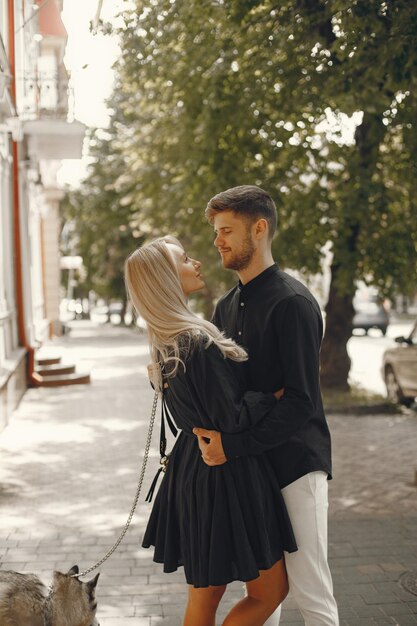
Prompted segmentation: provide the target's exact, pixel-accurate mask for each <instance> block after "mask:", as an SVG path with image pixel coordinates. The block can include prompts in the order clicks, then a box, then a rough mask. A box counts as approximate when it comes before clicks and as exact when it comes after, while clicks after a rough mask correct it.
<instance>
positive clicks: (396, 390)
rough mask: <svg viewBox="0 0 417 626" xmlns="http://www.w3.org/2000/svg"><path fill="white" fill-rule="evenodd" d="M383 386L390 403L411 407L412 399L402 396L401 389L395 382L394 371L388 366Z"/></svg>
mask: <svg viewBox="0 0 417 626" xmlns="http://www.w3.org/2000/svg"><path fill="white" fill-rule="evenodd" d="M385 386H386V388H387V396H388V398H389V399H390V400H392V402H396V403H397V404H404V405H405V406H411V404H412V402H413V398H407V397H406V396H404V394H403V392H402V389H401V387H400V385H399V383H398V381H397V378H396V376H395V373H394V370H393V369H392V367H391V366H390V365H387V367H386V368H385Z"/></svg>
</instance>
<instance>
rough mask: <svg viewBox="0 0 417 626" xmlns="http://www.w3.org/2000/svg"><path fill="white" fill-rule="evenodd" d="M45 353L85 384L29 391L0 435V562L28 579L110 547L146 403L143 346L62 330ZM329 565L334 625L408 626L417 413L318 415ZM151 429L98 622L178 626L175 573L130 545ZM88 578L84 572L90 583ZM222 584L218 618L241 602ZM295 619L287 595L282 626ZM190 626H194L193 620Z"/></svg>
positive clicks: (416, 565)
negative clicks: (324, 459) (326, 446)
mask: <svg viewBox="0 0 417 626" xmlns="http://www.w3.org/2000/svg"><path fill="white" fill-rule="evenodd" d="M44 352H47V353H48V352H49V353H52V354H54V353H57V352H58V353H59V354H61V355H63V357H64V358H63V360H64V361H72V362H76V363H77V369H79V370H83V369H91V374H92V384H91V385H90V386H74V387H66V388H65V387H64V388H55V389H54V388H52V389H48V388H42V389H30V390H29V391H28V392H27V393H26V394H25V396H24V398H23V400H22V402H21V404H20V407H19V408H18V410H17V411H16V412H15V414H14V415H13V417H12V420H11V422H10V424H9V425H8V427H7V428H6V429H5V430H4V431H3V432H2V433H0V459H1V460H0V567H1V568H2V569H15V570H19V571H32V572H36V573H37V574H38V575H40V576H41V578H42V579H43V580H44V581H45V582H46V583H49V580H50V576H51V572H52V570H53V569H54V568H58V569H61V570H63V571H65V570H66V569H69V568H70V567H71V566H72V565H73V564H74V563H78V564H79V565H80V567H81V568H86V567H88V566H90V565H92V564H93V563H94V562H95V561H96V560H98V559H99V558H101V556H102V555H103V554H104V553H105V552H106V551H107V550H108V549H109V548H110V547H111V546H112V544H113V542H114V541H115V539H116V538H117V536H118V533H119V532H120V530H121V528H122V527H123V525H124V523H125V520H126V518H127V515H128V512H129V510H130V507H131V503H132V499H133V496H134V493H135V489H136V483H137V475H138V469H139V467H140V462H141V458H142V456H141V455H142V451H143V447H144V441H145V438H146V430H147V425H148V420H149V415H150V409H151V404H152V399H153V394H152V390H151V389H150V387H149V385H148V382H147V377H146V364H147V361H148V357H147V344H146V340H145V338H144V337H143V336H141V335H139V334H136V333H134V332H132V331H130V330H127V329H119V328H114V327H111V326H104V327H103V326H99V327H97V326H94V325H93V324H91V323H88V322H79V323H75V324H74V325H73V329H72V331H71V333H70V335H69V336H66V337H63V338H60V339H59V340H57V341H55V342H54V344H52V345H51V346H50V347H47V348H46V349H44ZM329 424H330V428H331V431H332V436H333V447H334V476H335V479H334V480H333V481H332V482H331V483H330V536H329V551H330V564H331V568H332V572H333V578H334V584H335V593H336V598H337V601H338V604H339V608H340V615H341V624H343V625H344V626H359V625H371V624H372V625H378V626H382V625H385V624H391V625H392V624H397V625H398V626H406V625H408V624H417V595H414V594H413V593H411V592H410V591H407V590H406V589H405V588H404V587H406V586H407V585H404V586H402V584H401V583H402V582H404V581H405V580H406V578H407V576H410V578H409V585H408V586H409V588H411V589H413V585H414V589H415V592H416V593H417V585H416V584H415V582H414V581H415V579H414V578H412V574H409V573H410V572H411V573H413V572H414V574H416V575H417V487H416V486H415V485H414V484H413V481H414V471H415V469H417V454H416V450H417V445H416V444H417V417H416V415H415V414H410V415H398V416H369V417H355V416H337V415H334V416H329ZM158 430H159V429H158V428H157V429H156V432H155V435H154V440H153V441H154V445H153V449H152V455H151V458H150V462H149V467H148V471H147V477H146V484H145V489H144V492H143V495H142V497H141V502H140V505H139V509H138V512H137V514H136V516H135V518H134V522H133V525H132V528H131V529H129V531H128V533H127V536H126V537H125V539H124V541H123V542H122V544H121V546H120V547H119V549H118V551H117V552H116V553H115V554H114V555H113V556H112V557H111V559H110V560H109V561H107V563H106V564H104V565H103V566H102V568H101V572H102V573H101V578H100V580H99V584H98V588H97V596H98V602H99V609H98V616H99V619H100V623H101V624H102V626H107V625H108V626H122V625H123V626H157V625H165V626H180V624H181V614H182V612H183V607H184V604H185V597H186V586H185V584H184V580H183V574H182V571H179V572H177V573H175V574H163V573H162V571H161V566H160V565H157V564H155V563H153V562H152V552H151V551H150V550H144V549H141V548H140V547H139V545H140V541H141V536H142V533H143V529H144V525H145V522H146V519H147V516H148V514H149V510H150V505H148V504H146V503H145V502H144V494H146V488H147V487H148V486H149V484H150V482H151V480H152V477H153V475H154V473H155V470H156V468H157V466H158V453H157V449H158V438H159V437H158ZM91 576H92V575H91ZM241 593H242V585H241V583H234V584H233V585H230V587H229V589H228V591H227V593H226V595H225V598H224V600H223V602H222V610H221V612H220V615H219V620H218V623H219V624H220V622H221V617H222V616H224V614H225V612H226V611H227V609H228V607H230V606H231V604H232V603H233V602H234V601H236V599H237V598H239V597H240V595H241ZM302 623H303V622H302V620H301V618H300V614H299V613H298V610H297V609H296V608H295V605H294V603H293V601H292V600H291V597H289V598H288V599H287V600H286V601H285V604H284V610H283V617H282V620H281V624H282V625H283V626H299V625H301V624H302ZM196 626H198V624H196Z"/></svg>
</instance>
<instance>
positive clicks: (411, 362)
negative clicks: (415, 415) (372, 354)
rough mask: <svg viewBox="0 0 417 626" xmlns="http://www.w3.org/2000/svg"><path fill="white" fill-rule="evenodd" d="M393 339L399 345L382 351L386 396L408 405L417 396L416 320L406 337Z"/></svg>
mask: <svg viewBox="0 0 417 626" xmlns="http://www.w3.org/2000/svg"><path fill="white" fill-rule="evenodd" d="M395 341H396V342H397V343H398V344H399V345H398V346H395V347H394V348H389V349H388V350H386V351H385V352H384V355H383V363H382V375H383V378H384V380H385V385H386V387H387V395H388V397H389V398H391V400H393V401H394V402H400V403H402V404H405V405H406V406H410V405H411V404H412V403H413V401H414V399H415V397H416V396H417V321H416V323H415V324H414V328H413V330H412V331H411V333H410V334H409V336H408V337H396V339H395Z"/></svg>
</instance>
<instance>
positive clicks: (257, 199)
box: [205, 185, 277, 239]
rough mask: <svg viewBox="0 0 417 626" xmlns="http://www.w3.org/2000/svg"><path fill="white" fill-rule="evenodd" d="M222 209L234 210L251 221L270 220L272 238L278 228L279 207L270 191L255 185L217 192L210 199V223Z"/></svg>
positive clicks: (269, 232) (269, 231) (207, 211)
mask: <svg viewBox="0 0 417 626" xmlns="http://www.w3.org/2000/svg"><path fill="white" fill-rule="evenodd" d="M221 211H234V212H235V213H236V214H237V215H241V216H242V217H246V218H248V220H249V221H250V222H252V223H253V222H256V220H258V219H261V218H263V219H265V220H266V221H267V222H268V236H269V239H272V237H273V236H274V233H275V230H276V228H277V209H276V206H275V203H274V201H273V200H272V198H271V196H270V195H269V193H267V192H266V191H264V190H263V189H261V188H260V187H256V186H255V185H239V187H231V188H230V189H226V191H222V192H220V193H218V194H216V195H215V196H214V197H213V198H212V199H211V200H209V202H208V204H207V208H206V211H205V213H206V217H207V219H208V221H209V222H210V224H212V223H213V218H214V216H215V215H216V214H217V213H220V212H221Z"/></svg>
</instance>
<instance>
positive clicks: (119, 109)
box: [85, 0, 417, 387]
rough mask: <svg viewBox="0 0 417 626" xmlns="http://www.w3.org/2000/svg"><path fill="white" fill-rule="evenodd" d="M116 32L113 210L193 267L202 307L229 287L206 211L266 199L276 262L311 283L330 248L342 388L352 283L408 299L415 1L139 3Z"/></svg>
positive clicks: (334, 369) (415, 152)
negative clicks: (233, 190) (249, 192)
mask: <svg viewBox="0 0 417 626" xmlns="http://www.w3.org/2000/svg"><path fill="white" fill-rule="evenodd" d="M124 22H125V25H124V28H123V29H121V30H120V32H119V36H120V39H121V56H120V59H119V61H118V63H117V66H116V86H115V92H114V95H113V98H112V101H111V106H112V109H113V111H114V117H113V135H112V138H111V141H110V143H109V146H108V148H109V151H108V154H107V155H105V160H106V166H105V178H106V180H108V181H111V186H112V190H113V191H112V193H114V194H115V195H114V199H115V201H117V202H118V206H119V209H118V211H121V212H122V215H123V216H124V217H126V224H128V225H129V229H130V230H131V231H135V232H136V231H137V232H140V233H141V234H142V235H144V236H145V235H147V234H150V233H151V234H160V233H164V234H165V233H167V232H169V233H173V234H176V235H178V236H179V237H180V238H181V239H182V240H183V242H184V244H185V245H186V246H187V247H188V248H190V252H191V253H192V254H194V255H198V256H199V257H200V258H202V260H203V261H204V262H205V266H206V267H205V269H204V273H205V275H206V278H207V280H208V284H209V285H211V289H210V291H209V292H208V293H207V294H206V304H207V307H206V308H207V309H208V308H209V307H210V305H211V303H212V300H213V298H215V297H216V296H218V295H220V293H221V292H222V291H223V290H224V289H225V288H226V286H227V285H228V284H230V281H231V280H232V279H233V277H232V276H231V275H230V273H227V272H224V271H222V270H221V268H220V265H219V261H218V259H217V253H216V252H215V250H214V248H213V246H212V244H211V239H212V235H211V232H210V227H209V226H208V225H207V224H206V223H205V221H204V207H205V205H206V203H207V200H208V199H209V198H210V197H211V196H212V195H214V194H215V193H217V192H218V191H220V190H223V189H226V188H228V187H231V186H234V185H238V184H244V183H247V184H257V185H260V186H262V187H263V188H265V189H266V190H268V191H269V192H270V193H271V195H272V196H273V197H274V199H275V201H276V203H277V207H278V214H279V232H278V236H277V237H276V239H275V241H274V252H275V256H276V258H277V260H278V261H279V263H280V264H281V265H283V266H290V267H293V268H297V269H299V270H301V271H304V272H309V273H316V272H318V271H320V268H321V261H322V255H323V247H324V246H325V245H326V244H327V245H329V242H330V245H331V250H332V254H333V261H332V281H331V287H330V296H329V303H328V307H327V341H325V345H324V353H323V373H324V378H325V382H327V383H328V384H333V385H336V386H342V387H343V386H345V385H346V381H347V375H348V371H349V360H348V357H347V352H346V342H347V340H348V338H349V337H350V334H351V322H352V316H353V307H352V297H353V294H354V291H355V281H356V280H358V279H362V280H365V282H368V283H369V284H373V285H376V286H377V287H378V288H379V289H380V291H381V292H382V293H384V294H392V293H393V292H394V291H395V290H397V291H402V292H407V291H409V290H410V289H412V288H415V269H416V236H417V235H416V233H417V228H416V226H417V212H416V203H415V200H414V198H415V197H416V177H415V163H416V157H417V139H416V137H417V135H416V119H417V118H416V112H417V107H416V90H415V89H413V87H415V81H416V78H415V77H416V75H417V74H416V69H417V68H416V65H417V48H416V45H415V44H416V34H417V7H416V5H415V3H410V2H407V1H406V0H398V1H397V2H395V3H394V2H388V1H386V2H385V1H382V0H378V1H377V0H354V1H353V2H350V3H345V2H341V1H337V0H334V1H327V0H286V1H284V2H280V3H274V2H272V1H271V0H258V1H256V0H252V1H250V0H246V1H244V0H234V1H233V2H230V1H227V0H199V2H196V0H187V1H185V0H153V2H151V3H148V2H147V3H145V2H140V1H139V0H138V1H137V3H136V8H135V9H134V10H131V11H127V12H126V13H125V14H124ZM352 116H354V119H355V120H356V125H355V126H353V123H352V121H351V120H352ZM349 128H350V129H351V130H350V132H349ZM114 154H117V155H119V156H120V159H122V162H123V166H122V167H121V168H120V169H119V170H118V169H117V167H116V166H115V165H114V164H113V163H112V159H113V156H114ZM116 162H117V159H116ZM92 180H94V179H92ZM89 185H90V181H86V188H85V189H88V187H89ZM98 197H99V194H98V195H97V197H95V198H94V199H93V200H92V201H93V202H97V198H98ZM108 212H109V211H108V210H107V211H106V215H107V213H108ZM110 214H111V212H110V213H109V215H110ZM103 215H104V213H103ZM335 364H338V366H336V365H335ZM326 376H327V379H326Z"/></svg>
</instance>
